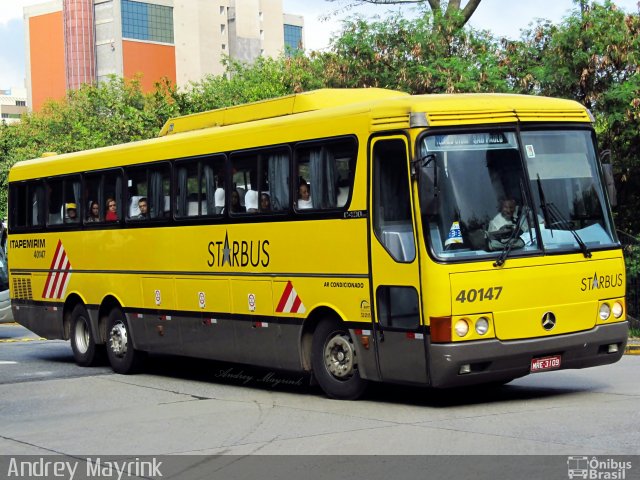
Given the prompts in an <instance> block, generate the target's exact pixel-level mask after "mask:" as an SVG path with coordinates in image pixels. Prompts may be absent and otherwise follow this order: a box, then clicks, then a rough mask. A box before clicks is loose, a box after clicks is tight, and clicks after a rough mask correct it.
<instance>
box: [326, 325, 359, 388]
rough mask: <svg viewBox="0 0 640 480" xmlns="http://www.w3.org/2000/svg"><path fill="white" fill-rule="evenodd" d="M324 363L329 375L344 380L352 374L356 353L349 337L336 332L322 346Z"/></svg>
mask: <svg viewBox="0 0 640 480" xmlns="http://www.w3.org/2000/svg"><path fill="white" fill-rule="evenodd" d="M324 364H325V366H326V367H327V370H328V371H329V373H331V375H333V376H334V377H336V378H338V379H340V380H346V379H348V378H349V377H351V376H352V375H353V371H354V369H355V366H356V355H355V351H354V349H353V344H352V343H351V339H350V338H349V337H348V336H347V335H345V334H338V335H336V336H334V337H332V338H331V339H329V341H328V342H327V344H326V345H325V347H324Z"/></svg>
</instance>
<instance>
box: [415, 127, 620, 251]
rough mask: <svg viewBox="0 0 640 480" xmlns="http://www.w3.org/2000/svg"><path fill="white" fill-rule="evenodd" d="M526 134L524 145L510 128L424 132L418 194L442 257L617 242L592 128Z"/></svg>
mask: <svg viewBox="0 0 640 480" xmlns="http://www.w3.org/2000/svg"><path fill="white" fill-rule="evenodd" d="M521 138H522V142H523V145H524V146H523V148H522V149H521V148H520V147H519V145H518V137H517V135H516V132H515V131H509V130H488V131H478V132H472V133H450V134H445V135H440V134H435V135H428V136H426V137H424V139H423V140H422V142H421V151H420V152H419V153H420V158H421V159H422V161H421V162H420V165H419V168H420V169H421V174H420V201H421V209H422V213H423V222H424V228H425V232H428V239H429V242H430V247H431V250H432V252H433V253H434V254H435V255H436V256H437V257H440V258H442V259H448V258H454V259H455V258H469V257H473V258H477V257H488V256H491V257H496V256H497V255H498V256H499V258H501V259H503V258H506V256H507V255H509V256H516V255H526V254H534V253H540V251H541V250H542V249H543V248H544V249H545V250H547V249H551V250H558V249H569V250H575V249H578V250H582V251H583V252H584V251H585V250H584V248H583V245H581V244H583V243H584V244H586V245H587V246H588V248H592V247H602V246H610V245H614V244H615V236H614V234H613V231H612V225H611V221H610V219H609V215H608V212H607V210H606V208H605V206H606V202H605V197H604V194H603V191H602V185H601V183H600V176H599V174H598V170H597V163H596V160H595V154H594V150H593V142H592V141H591V135H590V132H589V131H587V130H573V131H572V130H568V131H531V132H523V133H522V134H521ZM521 151H524V152H525V155H526V158H525V159H524V160H525V161H524V162H523V159H522V158H521V155H520V152H521ZM524 165H526V167H524ZM524 168H526V171H525V170H524ZM541 192H542V195H541ZM543 199H544V201H543ZM496 252H498V253H496Z"/></svg>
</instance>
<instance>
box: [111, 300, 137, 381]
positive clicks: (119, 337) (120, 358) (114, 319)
mask: <svg viewBox="0 0 640 480" xmlns="http://www.w3.org/2000/svg"><path fill="white" fill-rule="evenodd" d="M107 357H109V363H110V364H111V368H112V369H113V371H114V372H116V373H121V374H123V375H127V374H130V373H136V372H138V371H139V370H140V367H141V366H142V362H143V352H140V351H138V350H136V349H134V348H133V343H132V339H131V330H130V329H129V324H128V323H127V319H126V317H125V314H124V312H123V311H122V310H120V309H119V308H114V309H113V310H111V312H110V313H109V318H108V319H107Z"/></svg>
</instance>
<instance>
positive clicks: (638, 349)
mask: <svg viewBox="0 0 640 480" xmlns="http://www.w3.org/2000/svg"><path fill="white" fill-rule="evenodd" d="M624 354H625V355H640V345H637V344H634V345H627V347H626V348H625V349H624Z"/></svg>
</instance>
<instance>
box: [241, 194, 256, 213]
mask: <svg viewBox="0 0 640 480" xmlns="http://www.w3.org/2000/svg"><path fill="white" fill-rule="evenodd" d="M244 208H245V209H246V211H247V213H258V192H256V191H255V190H247V193H245V195H244Z"/></svg>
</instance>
